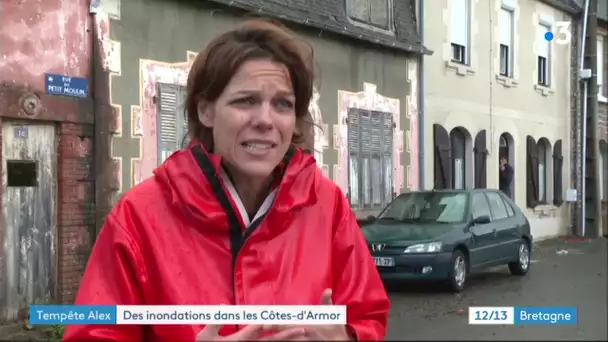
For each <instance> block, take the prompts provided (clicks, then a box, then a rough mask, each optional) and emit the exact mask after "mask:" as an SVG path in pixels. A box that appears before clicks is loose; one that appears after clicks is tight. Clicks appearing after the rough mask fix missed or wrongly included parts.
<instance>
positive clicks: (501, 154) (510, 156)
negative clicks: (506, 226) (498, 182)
mask: <svg viewBox="0 0 608 342" xmlns="http://www.w3.org/2000/svg"><path fill="white" fill-rule="evenodd" d="M513 144H514V142H513V137H512V136H511V134H509V133H507V132H505V133H502V134H501V135H500V139H499V141H498V160H497V162H498V164H499V165H500V160H501V159H502V158H507V163H508V164H509V165H511V167H512V168H513V179H512V181H511V187H510V190H511V194H510V196H509V197H510V198H511V199H512V200H514V199H515V148H514V146H513ZM498 173H499V174H498V179H500V167H499V168H498Z"/></svg>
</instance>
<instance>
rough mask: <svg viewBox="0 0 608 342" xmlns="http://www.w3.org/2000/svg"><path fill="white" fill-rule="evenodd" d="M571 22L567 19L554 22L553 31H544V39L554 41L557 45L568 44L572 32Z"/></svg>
mask: <svg viewBox="0 0 608 342" xmlns="http://www.w3.org/2000/svg"><path fill="white" fill-rule="evenodd" d="M570 25H571V22H569V21H557V22H555V26H554V28H555V33H553V32H550V31H548V32H546V33H545V39H546V40H547V41H555V42H556V43H557V44H559V45H567V44H570V41H571V40H572V33H571V32H570Z"/></svg>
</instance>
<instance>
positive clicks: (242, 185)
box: [227, 168, 273, 217]
mask: <svg viewBox="0 0 608 342" xmlns="http://www.w3.org/2000/svg"><path fill="white" fill-rule="evenodd" d="M228 169H230V168H228ZM227 171H228V172H230V171H232V170H227ZM229 175H230V179H231V181H232V184H233V185H234V188H235V189H236V192H237V193H238V195H239V198H240V199H241V202H243V206H244V207H245V210H246V211H247V214H248V215H249V216H250V217H253V216H255V214H257V212H258V210H260V207H261V206H262V203H264V200H265V199H266V197H268V194H269V193H270V184H271V182H272V178H273V177H272V175H271V176H269V177H267V178H266V179H262V180H256V179H252V178H251V177H247V176H245V175H240V174H239V173H238V172H230V173H229Z"/></svg>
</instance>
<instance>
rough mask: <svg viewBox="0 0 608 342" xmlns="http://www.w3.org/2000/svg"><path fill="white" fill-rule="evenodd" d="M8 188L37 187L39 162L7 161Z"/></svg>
mask: <svg viewBox="0 0 608 342" xmlns="http://www.w3.org/2000/svg"><path fill="white" fill-rule="evenodd" d="M6 186H9V187H37V186H38V162H37V161H34V160H7V161H6Z"/></svg>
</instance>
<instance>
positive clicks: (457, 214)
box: [378, 192, 468, 223]
mask: <svg viewBox="0 0 608 342" xmlns="http://www.w3.org/2000/svg"><path fill="white" fill-rule="evenodd" d="M467 200H468V198H467V195H466V194H463V193H462V194H450V193H442V192H410V193H407V194H402V195H399V197H397V198H396V199H395V200H394V201H393V202H392V203H391V204H390V205H389V206H388V207H387V208H386V210H384V211H383V212H382V213H381V214H380V215H378V219H379V220H385V221H395V220H396V221H416V222H433V223H459V222H463V221H464V220H465V217H464V213H465V212H466V205H467Z"/></svg>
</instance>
